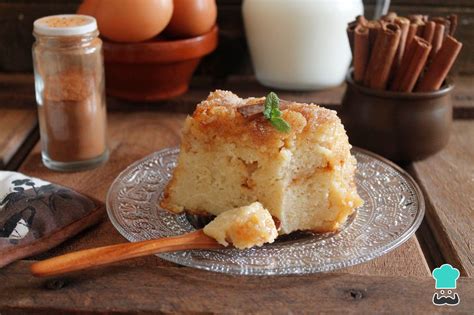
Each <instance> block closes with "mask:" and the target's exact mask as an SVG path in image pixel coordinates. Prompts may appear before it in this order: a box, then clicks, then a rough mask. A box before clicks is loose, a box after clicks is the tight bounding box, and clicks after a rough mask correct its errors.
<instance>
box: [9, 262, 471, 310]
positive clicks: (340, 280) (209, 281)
mask: <svg viewBox="0 0 474 315" xmlns="http://www.w3.org/2000/svg"><path fill="white" fill-rule="evenodd" d="M29 265H30V263H29V262H18V263H15V264H13V265H10V266H8V267H6V269H5V274H9V275H10V277H9V281H8V282H4V281H2V282H0V290H1V292H2V294H0V305H4V306H3V309H4V310H5V314H7V313H10V312H15V311H16V313H19V312H21V314H29V313H31V314H51V313H52V312H67V311H69V312H70V311H72V310H74V312H75V313H76V312H77V313H79V312H87V313H92V312H101V313H122V312H133V313H140V314H142V313H150V314H157V313H160V314H161V313H186V314H188V313H200V314H203V313H206V314H211V313H212V314H214V313H225V314H228V313H238V314H249V313H258V314H270V313H271V314H300V313H334V314H345V313H351V314H352V313H354V312H357V313H360V314H380V313H396V314H420V313H422V314H440V313H443V314H444V313H450V312H454V313H458V314H460V313H462V314H468V313H472V310H473V309H474V299H472V297H473V296H474V279H472V278H460V279H459V280H458V290H456V292H458V294H459V296H460V297H461V303H460V304H459V305H458V306H456V307H437V306H434V305H433V303H432V302H431V299H432V296H433V294H434V292H435V290H434V280H433V279H432V278H430V277H423V278H419V277H399V276H371V277H367V276H360V275H351V274H340V273H333V274H324V273H320V274H312V275H304V276H271V277H255V276H254V277H239V276H230V275H224V274H219V273H211V272H206V271H202V270H196V269H191V268H186V267H183V268H177V267H175V268H173V267H166V268H164V267H155V266H143V267H142V268H135V267H131V266H127V265H123V264H122V265H118V266H113V267H110V268H109V269H107V270H104V269H98V270H87V271H84V272H81V274H76V275H73V276H68V277H67V278H59V279H52V280H44V279H37V278H32V277H31V275H30V274H29V272H28V266H29ZM303 277H304V281H303ZM97 292H100V294H97ZM2 314H3V311H2Z"/></svg>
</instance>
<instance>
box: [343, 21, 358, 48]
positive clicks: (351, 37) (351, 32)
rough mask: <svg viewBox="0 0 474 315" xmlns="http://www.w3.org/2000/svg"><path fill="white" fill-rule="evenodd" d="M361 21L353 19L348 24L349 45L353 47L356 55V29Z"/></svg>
mask: <svg viewBox="0 0 474 315" xmlns="http://www.w3.org/2000/svg"><path fill="white" fill-rule="evenodd" d="M358 24H359V23H357V21H352V22H350V23H349V24H347V29H346V33H347V38H348V39H349V46H350V47H351V52H352V56H354V30H355V28H356V27H357V25H358Z"/></svg>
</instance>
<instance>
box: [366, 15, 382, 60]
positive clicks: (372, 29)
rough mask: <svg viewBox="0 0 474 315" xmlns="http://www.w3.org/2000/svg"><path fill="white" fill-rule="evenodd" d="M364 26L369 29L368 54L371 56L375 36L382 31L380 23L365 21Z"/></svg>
mask: <svg viewBox="0 0 474 315" xmlns="http://www.w3.org/2000/svg"><path fill="white" fill-rule="evenodd" d="M366 26H367V28H368V29H369V53H370V54H372V49H373V47H374V45H375V41H376V39H377V36H378V34H379V32H380V31H381V30H382V22H380V21H376V20H371V21H367V24H366Z"/></svg>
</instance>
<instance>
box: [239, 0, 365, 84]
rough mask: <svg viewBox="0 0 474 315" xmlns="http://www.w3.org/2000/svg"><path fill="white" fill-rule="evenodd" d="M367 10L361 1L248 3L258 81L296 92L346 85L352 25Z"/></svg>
mask: <svg viewBox="0 0 474 315" xmlns="http://www.w3.org/2000/svg"><path fill="white" fill-rule="evenodd" d="M363 10H364V9H363V5H362V1H361V0H244V3H243V8H242V11H243V17H244V23H245V31H246V35H247V41H248V45H249V49H250V54H251V57H252V62H253V65H254V69H255V74H256V77H257V79H258V80H259V81H260V83H262V84H263V85H266V86H269V87H275V88H281V89H291V90H314V89H323V88H328V87H332V86H336V85H339V84H341V83H342V81H343V80H344V76H345V74H346V71H347V68H348V66H349V63H350V60H351V51H350V47H349V41H348V39H347V34H346V27H347V23H348V22H350V21H352V20H354V19H355V17H356V16H357V15H359V14H363Z"/></svg>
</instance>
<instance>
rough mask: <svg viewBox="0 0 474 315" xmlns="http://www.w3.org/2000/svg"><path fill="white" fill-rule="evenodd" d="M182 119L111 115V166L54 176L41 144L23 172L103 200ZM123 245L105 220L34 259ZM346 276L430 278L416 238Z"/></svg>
mask: <svg viewBox="0 0 474 315" xmlns="http://www.w3.org/2000/svg"><path fill="white" fill-rule="evenodd" d="M184 117H185V115H183V114H173V113H158V112H150V111H139V112H112V113H110V115H109V122H108V126H109V143H110V145H109V146H110V150H111V155H110V161H109V162H108V163H107V164H105V165H103V166H101V167H99V168H97V169H95V170H91V171H85V172H78V173H59V172H53V171H50V170H48V169H47V168H46V167H44V166H43V165H42V163H41V157H40V148H39V145H37V146H36V147H35V149H34V150H33V151H32V152H31V154H30V155H29V157H28V158H27V160H26V161H25V162H24V164H23V165H22V166H21V168H20V171H21V172H24V173H26V174H28V175H31V176H35V177H39V178H43V179H46V180H48V181H51V182H56V183H59V184H62V185H65V186H69V187H72V188H74V189H75V190H77V191H79V192H81V193H84V194H88V195H90V196H92V197H95V198H97V199H99V200H101V201H105V197H106V193H107V190H108V188H109V186H110V184H111V183H112V181H113V180H114V179H115V177H116V176H117V175H118V174H119V173H120V172H121V171H122V170H123V169H125V168H126V167H127V166H128V165H130V164H131V163H133V162H134V161H136V160H138V159H141V158H142V157H144V156H146V155H148V154H150V153H152V152H154V151H157V150H160V149H162V148H165V147H170V146H174V145H177V144H178V143H179V135H180V129H181V126H182V122H183V120H184ZM123 241H124V239H123V237H121V236H120V235H119V234H118V232H116V231H115V229H114V228H113V226H112V224H111V223H110V222H109V221H108V220H104V221H103V222H102V223H101V224H100V225H98V226H97V227H96V228H94V229H90V230H88V231H87V232H84V233H81V234H80V235H79V236H78V237H75V238H74V239H73V240H70V241H68V242H66V243H65V244H63V245H61V246H58V247H57V248H55V249H53V250H51V251H49V252H48V253H45V254H42V255H40V256H37V257H35V258H33V259H43V258H48V257H51V256H55V255H58V254H64V253H67V252H70V251H74V250H80V249H85V248H91V247H97V246H104V245H111V244H117V243H120V242H123ZM129 264H132V265H139V266H143V265H145V264H150V265H167V266H170V265H172V264H171V263H168V262H165V261H163V260H161V259H159V258H157V257H155V256H150V257H146V258H140V259H137V260H132V261H130V262H129ZM347 272H353V273H359V274H376V275H400V276H402V275H412V276H426V275H428V274H429V269H428V267H427V264H426V261H425V260H424V257H423V254H422V252H421V250H420V248H419V245H418V242H417V240H416V238H412V239H410V240H409V241H408V242H407V243H405V244H404V245H402V246H401V247H399V248H397V249H396V250H394V251H392V252H390V253H389V254H387V255H385V256H382V257H380V258H378V259H375V260H372V261H370V262H367V263H365V264H362V265H359V266H354V267H351V268H348V269H347Z"/></svg>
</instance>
